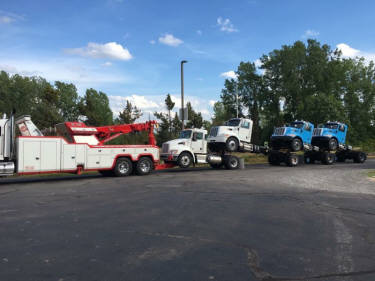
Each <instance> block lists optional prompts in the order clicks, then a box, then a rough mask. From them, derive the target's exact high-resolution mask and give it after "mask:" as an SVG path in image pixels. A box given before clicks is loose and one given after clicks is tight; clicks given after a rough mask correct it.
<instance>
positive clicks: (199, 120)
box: [186, 102, 203, 128]
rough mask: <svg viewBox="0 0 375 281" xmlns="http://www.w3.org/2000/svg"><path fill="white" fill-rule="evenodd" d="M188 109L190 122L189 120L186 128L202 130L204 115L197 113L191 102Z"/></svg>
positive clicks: (187, 105)
mask: <svg viewBox="0 0 375 281" xmlns="http://www.w3.org/2000/svg"><path fill="white" fill-rule="evenodd" d="M186 107H187V109H188V120H189V121H188V122H187V124H186V127H187V128H202V126H203V117H202V113H200V112H198V113H197V112H195V110H194V109H193V106H192V105H191V103H190V102H188V103H187V104H186Z"/></svg>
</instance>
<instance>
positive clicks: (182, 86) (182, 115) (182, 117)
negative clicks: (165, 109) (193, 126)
mask: <svg viewBox="0 0 375 281" xmlns="http://www.w3.org/2000/svg"><path fill="white" fill-rule="evenodd" d="M184 63H187V60H183V61H181V119H182V130H184V128H185V124H184V121H185V112H184Z"/></svg>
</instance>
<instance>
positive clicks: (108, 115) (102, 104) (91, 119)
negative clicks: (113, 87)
mask: <svg viewBox="0 0 375 281" xmlns="http://www.w3.org/2000/svg"><path fill="white" fill-rule="evenodd" d="M79 108H80V113H81V114H82V115H84V116H86V118H87V120H86V121H85V123H86V124H87V125H91V126H105V125H111V124H113V114H112V110H111V108H110V107H109V100H108V97H107V95H106V94H105V93H103V92H100V91H99V92H97V91H96V90H94V89H92V88H91V89H88V90H86V94H85V96H84V97H83V98H82V99H81V101H80V104H79Z"/></svg>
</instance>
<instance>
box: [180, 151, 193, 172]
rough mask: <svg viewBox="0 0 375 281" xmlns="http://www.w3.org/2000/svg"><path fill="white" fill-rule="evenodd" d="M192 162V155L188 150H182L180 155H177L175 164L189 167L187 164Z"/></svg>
mask: <svg viewBox="0 0 375 281" xmlns="http://www.w3.org/2000/svg"><path fill="white" fill-rule="evenodd" d="M191 163H193V157H191V154H190V153H188V152H182V153H181V154H180V156H178V159H177V164H178V166H180V167H181V168H184V169H185V168H189V166H190V165H191Z"/></svg>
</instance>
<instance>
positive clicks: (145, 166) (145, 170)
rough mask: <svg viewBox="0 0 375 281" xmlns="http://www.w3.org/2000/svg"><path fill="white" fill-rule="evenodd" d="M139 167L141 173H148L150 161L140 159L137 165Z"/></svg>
mask: <svg viewBox="0 0 375 281" xmlns="http://www.w3.org/2000/svg"><path fill="white" fill-rule="evenodd" d="M139 169H140V170H141V171H142V172H143V173H148V172H149V171H150V169H151V165H150V162H148V161H142V162H141V164H140V165H139Z"/></svg>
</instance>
